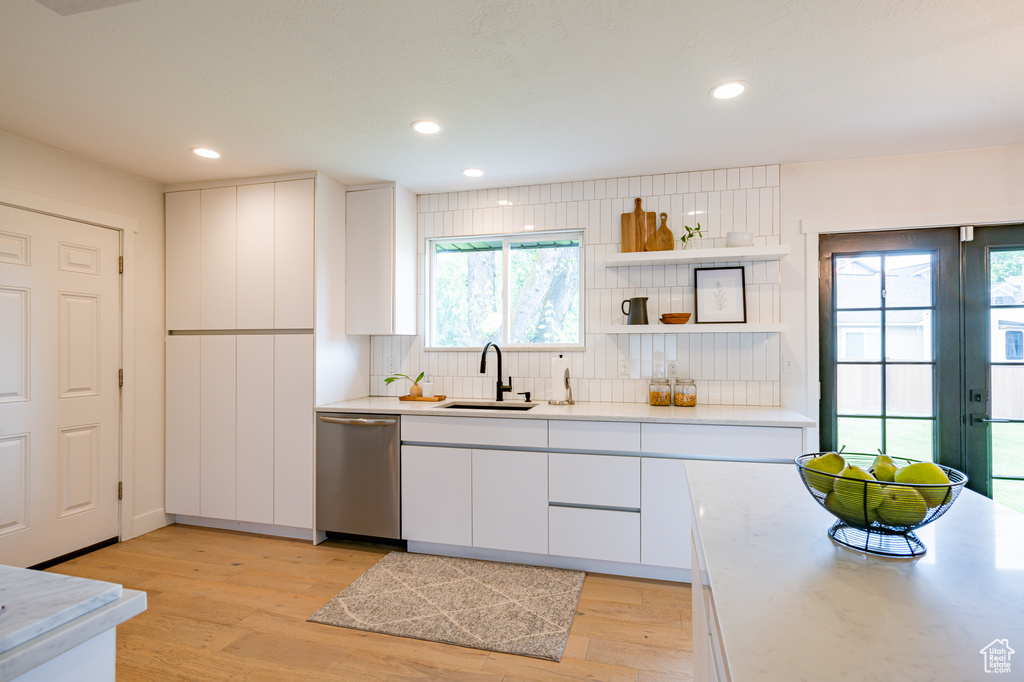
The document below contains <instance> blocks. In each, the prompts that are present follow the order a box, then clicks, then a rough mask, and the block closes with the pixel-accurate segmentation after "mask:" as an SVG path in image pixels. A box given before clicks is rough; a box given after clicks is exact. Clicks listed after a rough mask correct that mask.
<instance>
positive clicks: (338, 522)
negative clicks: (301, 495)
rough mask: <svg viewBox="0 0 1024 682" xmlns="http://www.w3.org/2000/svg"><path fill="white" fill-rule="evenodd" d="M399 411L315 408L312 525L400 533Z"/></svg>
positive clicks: (395, 536)
mask: <svg viewBox="0 0 1024 682" xmlns="http://www.w3.org/2000/svg"><path fill="white" fill-rule="evenodd" d="M400 446H401V436H400V424H399V417H398V415H386V414H382V415H376V414H338V413H326V412H318V413H317V420H316V527H317V530H323V531H333V532H336V533H351V534H354V535H368V536H372V537H378V538H393V539H400V538H401V537H402V513H401V508H402V493H401V478H402V477H401V455H400Z"/></svg>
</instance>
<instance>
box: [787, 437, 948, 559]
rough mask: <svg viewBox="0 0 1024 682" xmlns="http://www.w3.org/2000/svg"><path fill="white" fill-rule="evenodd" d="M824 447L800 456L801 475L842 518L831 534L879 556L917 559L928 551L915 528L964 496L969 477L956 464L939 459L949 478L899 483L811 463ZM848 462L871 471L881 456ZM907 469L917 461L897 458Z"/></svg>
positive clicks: (848, 459)
mask: <svg viewBox="0 0 1024 682" xmlns="http://www.w3.org/2000/svg"><path fill="white" fill-rule="evenodd" d="M825 454H828V453H824V452H812V453H810V454H806V455H800V456H799V457H797V458H796V460H795V461H796V467H797V471H798V472H799V473H800V480H802V481H803V482H804V485H805V486H806V487H807V491H808V492H809V493H810V494H811V497H813V498H814V499H815V500H817V502H818V504H820V505H821V506H822V507H824V508H825V509H826V510H828V512H829V513H830V514H832V515H833V516H835V517H836V518H837V519H839V520H838V521H836V522H835V524H833V525H832V527H831V528H830V529H829V531H828V536H829V537H830V538H832V540H833V541H835V542H837V543H838V544H840V545H843V546H845V547H849V548H851V549H855V550H858V551H860V552H865V553H867V554H874V555H876V556H887V557H899V558H916V557H920V556H923V555H924V553H925V552H926V551H927V548H926V547H925V546H924V543H923V542H921V540H920V539H919V538H918V537H917V535H916V534H915V533H914V532H913V531H914V530H915V529H917V528H920V527H921V526H925V525H927V524H929V523H931V522H932V521H934V520H935V519H937V518H939V517H940V516H942V515H943V514H945V513H946V510H947V509H949V508H950V507H951V506H953V502H954V501H955V500H956V498H957V497H958V496H959V495H960V491H961V490H963V488H964V484H966V483H967V476H966V475H964V474H963V473H962V472H960V471H957V470H956V469H951V468H950V467H946V466H942V465H941V464H936V465H935V466H937V467H938V468H939V469H941V470H942V472H943V473H944V474H945V475H946V476H947V477H948V478H949V483H944V482H943V483H895V482H889V481H885V480H876V479H875V478H873V477H871V478H864V479H860V478H849V477H844V476H840V475H839V474H832V473H828V472H827V471H819V470H817V469H815V468H811V467H808V462H810V461H811V460H812V459H814V458H815V457H818V456H820V455H825ZM841 457H842V459H843V461H844V463H845V465H847V466H855V467H859V468H860V469H861V470H863V471H865V472H866V471H868V470H869V468H870V467H871V465H872V463H874V462H875V457H873V456H871V455H841ZM891 460H892V462H893V464H894V465H895V466H896V467H898V468H902V467H905V466H909V465H911V464H916V463H918V462H917V460H912V459H906V458H903V457H892V458H891Z"/></svg>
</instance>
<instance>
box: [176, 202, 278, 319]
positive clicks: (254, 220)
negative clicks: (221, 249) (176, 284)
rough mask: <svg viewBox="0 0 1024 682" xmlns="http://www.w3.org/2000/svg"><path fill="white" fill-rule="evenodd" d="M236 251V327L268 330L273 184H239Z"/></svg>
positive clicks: (271, 305)
mask: <svg viewBox="0 0 1024 682" xmlns="http://www.w3.org/2000/svg"><path fill="white" fill-rule="evenodd" d="M237 252H238V321H237V324H238V329H271V328H273V326H274V276H273V273H274V184H273V183H263V184H260V185H241V186H239V188H238V251H237ZM168 260H170V259H169V258H168Z"/></svg>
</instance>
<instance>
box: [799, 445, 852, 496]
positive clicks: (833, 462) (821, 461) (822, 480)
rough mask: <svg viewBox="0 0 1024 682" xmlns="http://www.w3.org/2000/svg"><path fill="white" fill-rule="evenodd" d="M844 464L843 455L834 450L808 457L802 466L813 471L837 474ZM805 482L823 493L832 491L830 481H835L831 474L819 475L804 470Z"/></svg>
mask: <svg viewBox="0 0 1024 682" xmlns="http://www.w3.org/2000/svg"><path fill="white" fill-rule="evenodd" d="M845 466H846V461H845V460H844V459H843V456H842V455H840V454H838V453H835V452H826V453H825V454H823V455H818V456H817V457H815V458H813V459H810V460H808V461H807V463H805V464H804V467H805V468H807V469H811V470H813V471H820V472H823V473H826V474H838V473H839V472H840V471H842V470H843V467H845ZM804 477H805V479H806V481H807V484H808V485H810V486H811V487H813V488H815V489H816V490H820V491H821V492H823V493H830V492H832V483H833V482H834V481H835V479H834V478H832V477H831V476H819V475H817V474H813V473H811V472H810V471H805V472H804Z"/></svg>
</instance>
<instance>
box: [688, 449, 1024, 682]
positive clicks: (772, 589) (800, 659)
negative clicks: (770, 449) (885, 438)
mask: <svg viewBox="0 0 1024 682" xmlns="http://www.w3.org/2000/svg"><path fill="white" fill-rule="evenodd" d="M686 471H687V476H688V479H689V485H690V492H691V496H692V501H693V510H694V515H695V519H694V522H695V535H696V536H697V537H698V538H699V542H700V544H701V545H702V549H703V552H702V554H703V557H702V558H703V560H704V562H706V563H704V565H703V566H702V568H704V570H703V571H702V575H701V578H702V581H703V582H704V584H705V586H706V587H705V590H707V589H708V587H710V594H709V595H706V596H707V597H708V598H707V599H705V600H704V603H708V602H711V603H712V604H713V605H712V608H713V609H714V614H715V615H717V618H718V623H717V627H718V630H719V633H718V634H719V636H720V639H721V644H722V648H723V650H724V658H725V663H726V665H725V667H726V668H727V670H726V671H719V673H718V674H719V677H720V678H721V679H727V680H732V681H733V682H754V681H756V682H797V681H800V680H808V681H811V680H813V681H814V682H829V681H839V680H843V681H846V680H849V681H851V682H852V681H854V680H856V681H858V682H859V681H862V680H900V681H901V682H910V681H915V680H922V681H923V680H933V681H936V682H952V681H954V680H955V681H956V682H967V681H970V680H992V679H1024V515H1021V514H1019V513H1017V512H1015V511H1013V510H1011V509H1009V508H1007V507H1004V506H1002V505H999V504H996V503H994V502H992V501H991V500H989V499H988V498H985V497H983V496H981V495H978V494H977V493H974V492H972V491H970V490H964V491H963V493H962V494H961V495H960V497H959V499H957V501H956V502H955V503H954V504H953V506H952V507H951V508H950V510H949V511H948V512H947V513H946V514H945V515H944V516H943V517H941V518H939V519H938V520H937V521H935V522H934V523H932V524H930V525H928V526H925V527H923V528H921V529H919V530H918V531H917V534H918V536H919V537H920V538H921V540H922V541H923V542H924V544H925V545H926V547H927V553H926V554H925V555H924V556H923V557H921V558H920V559H917V560H898V559H885V558H877V557H872V556H868V555H866V554H862V553H859V552H855V551H851V550H848V549H846V548H844V547H840V546H838V545H836V544H834V543H833V542H832V541H831V540H830V539H829V538H828V536H827V535H826V531H827V530H828V529H829V527H830V526H831V525H832V523H833V522H834V521H835V518H834V517H833V516H832V515H831V514H829V513H828V512H827V511H825V510H824V509H822V508H821V507H820V506H819V505H818V504H817V503H816V502H815V501H814V500H813V499H812V498H811V496H810V495H809V494H808V492H807V491H806V489H805V488H804V486H803V484H802V483H801V482H800V479H799V477H798V475H797V472H796V471H795V467H794V466H793V465H784V464H747V463H739V462H710V461H688V462H687V463H686ZM698 556H699V555H698ZM694 578H695V580H694V587H695V591H694V600H695V601H696V600H697V598H698V592H697V588H698V585H699V583H698V581H697V580H696V578H697V575H696V574H695V576H694ZM696 629H697V626H696V623H695V632H696ZM712 636H713V637H714V636H715V635H714V633H713V634H712ZM999 640H1006V641H1005V642H1002V644H1003V645H1007V644H1008V646H1009V647H1010V648H1016V650H1017V651H1020V652H1021V653H1020V654H1017V655H1016V656H1011V660H1010V662H1009V663H1010V665H1011V666H1012V671H1011V672H1010V673H1009V674H991V673H988V672H986V668H985V666H986V663H987V661H986V660H985V656H984V655H983V654H982V650H983V649H985V648H986V647H989V645H990V644H993V643H996V644H997V645H998V644H999ZM723 673H724V674H723ZM695 679H700V677H697V678H695Z"/></svg>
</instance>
